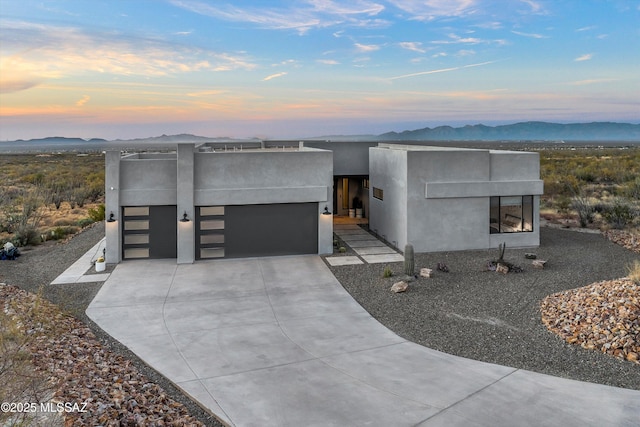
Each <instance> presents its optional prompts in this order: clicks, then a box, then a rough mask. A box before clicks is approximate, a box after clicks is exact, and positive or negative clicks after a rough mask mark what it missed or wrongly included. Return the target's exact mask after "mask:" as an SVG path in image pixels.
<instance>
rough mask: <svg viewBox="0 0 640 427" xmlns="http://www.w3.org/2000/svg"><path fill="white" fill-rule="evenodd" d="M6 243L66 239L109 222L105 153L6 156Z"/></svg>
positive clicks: (1, 229) (0, 206)
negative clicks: (105, 199) (88, 228)
mask: <svg viewBox="0 0 640 427" xmlns="http://www.w3.org/2000/svg"><path fill="white" fill-rule="evenodd" d="M0 171H2V184H1V185H0V243H4V242H7V241H11V242H12V243H13V244H14V245H16V246H26V245H36V244H40V243H43V242H46V241H50V240H59V239H64V238H65V237H66V236H68V235H72V234H75V233H76V232H78V231H79V230H80V229H82V228H83V227H86V226H87V225H89V224H91V223H93V222H96V221H101V220H102V219H104V157H103V155H102V154H70V153H69V154H38V155H26V154H24V155H22V154H20V155H17V154H16V155H2V157H0Z"/></svg>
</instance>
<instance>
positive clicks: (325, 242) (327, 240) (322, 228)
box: [318, 153, 334, 255]
mask: <svg viewBox="0 0 640 427" xmlns="http://www.w3.org/2000/svg"><path fill="white" fill-rule="evenodd" d="M325 173H326V174H327V175H326V177H327V178H326V184H327V198H326V201H321V202H319V203H318V215H319V220H318V254H320V255H328V254H332V253H333V213H334V212H331V211H332V208H333V153H331V162H329V167H328V170H327V171H325ZM325 207H326V208H327V210H328V211H329V212H331V215H324V212H325Z"/></svg>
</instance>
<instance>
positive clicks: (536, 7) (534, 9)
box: [520, 0, 547, 14]
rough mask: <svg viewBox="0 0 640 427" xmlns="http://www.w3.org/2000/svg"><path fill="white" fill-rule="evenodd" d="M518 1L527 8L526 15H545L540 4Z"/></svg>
mask: <svg viewBox="0 0 640 427" xmlns="http://www.w3.org/2000/svg"><path fill="white" fill-rule="evenodd" d="M520 1H521V2H522V3H524V4H526V5H527V6H529V10H528V11H527V13H532V14H546V13H547V11H546V9H545V8H544V7H543V6H542V4H541V3H540V2H537V1H533V0H520Z"/></svg>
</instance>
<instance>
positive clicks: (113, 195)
mask: <svg viewBox="0 0 640 427" xmlns="http://www.w3.org/2000/svg"><path fill="white" fill-rule="evenodd" d="M104 183H105V191H104V203H105V238H106V262H107V263H108V264H117V263H119V262H120V261H122V250H121V248H122V241H121V239H122V218H120V214H121V209H120V151H107V152H106V154H105V176H104ZM111 213H113V219H114V220H115V221H112V222H109V218H110V216H111Z"/></svg>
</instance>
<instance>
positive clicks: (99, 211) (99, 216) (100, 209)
mask: <svg viewBox="0 0 640 427" xmlns="http://www.w3.org/2000/svg"><path fill="white" fill-rule="evenodd" d="M104 212H105V207H104V204H102V203H101V204H99V205H98V206H97V207H96V208H90V209H89V218H91V220H92V221H93V222H98V221H103V220H104V215H105V214H104Z"/></svg>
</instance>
